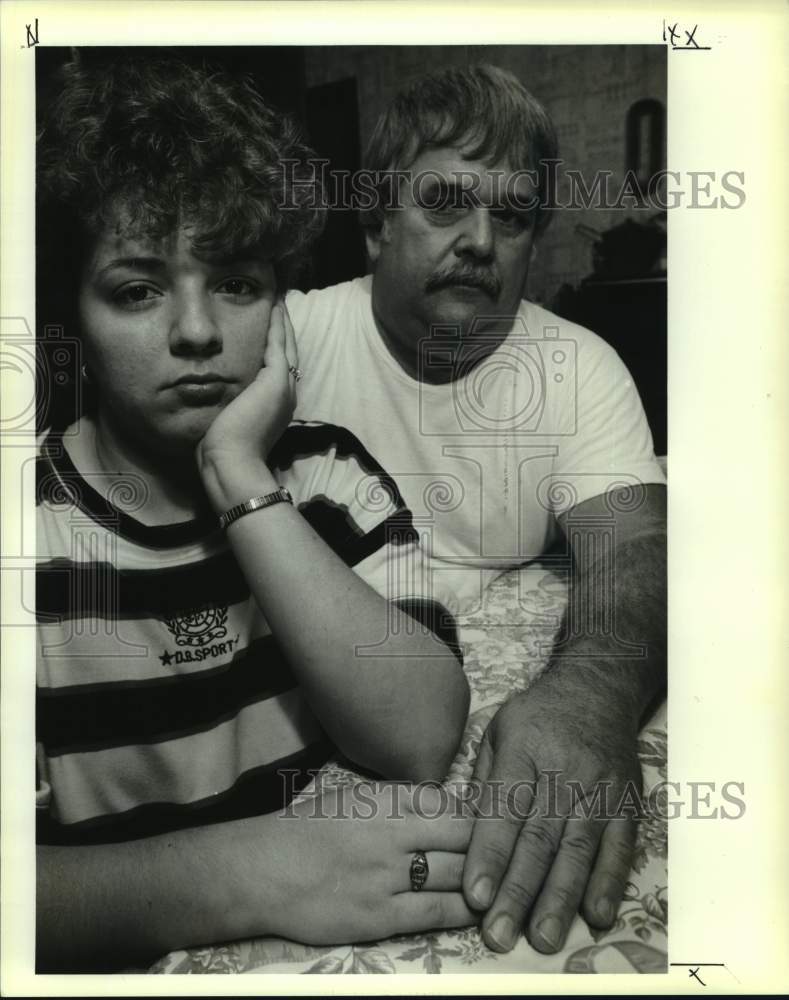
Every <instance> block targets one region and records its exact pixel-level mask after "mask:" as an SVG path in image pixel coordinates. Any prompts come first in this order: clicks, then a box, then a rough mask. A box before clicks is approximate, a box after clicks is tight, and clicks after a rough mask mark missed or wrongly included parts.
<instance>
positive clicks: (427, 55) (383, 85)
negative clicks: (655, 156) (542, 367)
mask: <svg viewBox="0 0 789 1000" xmlns="http://www.w3.org/2000/svg"><path fill="white" fill-rule="evenodd" d="M480 61H485V62H491V63H495V64H497V65H499V66H502V67H504V68H505V69H509V70H511V71H512V72H513V73H515V74H516V76H518V77H519V79H521V80H522V81H523V83H524V84H525V85H526V86H527V87H528V88H529V89H530V90H531V91H532V92H533V93H534V95H535V96H536V97H537V98H538V99H539V100H540V101H542V103H543V104H544V105H545V106H546V107H547V109H548V111H549V112H550V114H551V115H552V117H553V120H554V122H555V125H556V128H557V132H558V135H559V146H560V155H561V156H562V157H563V158H564V160H565V161H566V165H567V167H569V168H574V169H578V170H581V171H582V172H583V174H584V177H585V178H586V177H590V176H591V174H592V173H593V172H594V171H596V170H610V171H613V174H614V177H613V179H612V189H613V191H614V192H616V191H617V190H618V187H619V185H620V184H621V181H622V178H623V176H624V171H625V116H626V113H627V110H628V108H629V107H630V106H631V105H632V104H633V103H634V102H635V101H638V100H640V99H642V98H647V97H650V98H656V99H657V100H659V101H660V102H661V103H662V104H663V105H664V106H665V104H666V49H665V46H662V45H654V46H647V45H639V46H625V45H599V46H546V45H501V46H465V45H464V46H408V47H406V46H365V47H352V46H348V47H346V46H343V47H338V48H333V47H328V46H327V47H324V48H309V49H307V50H306V53H305V72H306V83H307V86H308V87H309V86H314V85H317V84H321V83H328V82H330V81H332V80H337V79H340V78H342V77H347V76H355V77H356V79H357V87H358V95H359V129H360V137H361V142H362V147H364V145H365V144H366V142H367V139H368V138H369V136H370V133H371V131H372V128H373V125H374V123H375V120H376V118H377V116H378V114H379V112H380V111H381V109H382V108H383V107H384V106H385V105H386V104H387V103H388V101H389V100H390V99H391V98H392V96H393V95H394V94H395V93H396V92H397V90H399V89H400V88H401V87H402V86H404V85H405V84H407V83H409V82H410V81H411V80H413V79H414V78H415V77H418V76H419V75H420V74H422V73H424V72H425V71H426V70H428V69H438V68H441V67H444V66H465V65H468V64H470V63H474V62H480ZM587 183H589V181H587ZM649 214H651V213H649V212H645V211H639V210H635V209H630V210H620V211H616V210H604V209H590V210H578V211H571V210H565V211H563V212H558V213H555V217H554V219H553V221H552V222H551V225H550V227H549V228H548V230H547V232H546V233H545V235H544V237H543V239H542V241H541V244H540V247H539V249H538V255H537V260H536V262H535V264H534V267H533V269H532V274H531V277H530V283H529V284H530V288H529V291H530V297H531V298H533V299H535V300H537V301H540V302H544V303H550V302H551V301H552V299H553V297H554V295H555V294H556V291H557V290H558V288H559V287H560V286H561V285H562V283H564V282H570V283H572V284H576V283H577V282H578V281H579V280H580V279H581V278H583V277H584V276H586V275H587V274H589V273H590V271H591V263H592V256H591V246H590V243H589V241H588V240H585V239H583V238H582V237H581V236H579V235H578V234H577V233H576V232H575V227H576V225H577V224H578V223H584V224H586V225H590V226H593V227H594V228H596V229H600V230H604V229H608V228H610V227H611V226H613V225H616V224H617V223H618V222H622V221H623V220H624V219H625V218H627V217H637V218H641V219H645V218H646V217H647V216H648V215H649Z"/></svg>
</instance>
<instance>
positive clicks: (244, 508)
mask: <svg viewBox="0 0 789 1000" xmlns="http://www.w3.org/2000/svg"><path fill="white" fill-rule="evenodd" d="M275 503H290V504H292V503H293V497H292V496H291V495H290V493H289V492H288V490H286V489H285V487H284V486H280V488H279V489H278V490H275V491H274V493H266V495H265V496H262V497H252V498H251V499H250V500H245V501H244V503H239V504H236V506H235V507H231V508H230V510H226V511H225V512H224V514H220V515H219V527H220V528H227V526H228V525H230V524H232V523H233V521H237V520H238V519H239V518H240V517H243V516H244V514H251V513H252V511H253V510H260V509H261V508H263V507H271V506H272V504H275Z"/></svg>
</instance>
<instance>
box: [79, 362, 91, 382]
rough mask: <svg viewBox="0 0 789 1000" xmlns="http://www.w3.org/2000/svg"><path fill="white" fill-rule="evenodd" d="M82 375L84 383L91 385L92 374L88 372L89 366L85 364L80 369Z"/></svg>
mask: <svg viewBox="0 0 789 1000" xmlns="http://www.w3.org/2000/svg"><path fill="white" fill-rule="evenodd" d="M80 374H81V375H82V381H83V382H87V383H90V374H89V372H88V366H87V364H83V365H82V366H81V367H80Z"/></svg>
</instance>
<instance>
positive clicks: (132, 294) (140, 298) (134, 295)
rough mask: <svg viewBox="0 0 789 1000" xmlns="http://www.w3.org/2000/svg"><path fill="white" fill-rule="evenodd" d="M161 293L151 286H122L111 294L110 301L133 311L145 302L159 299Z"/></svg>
mask: <svg viewBox="0 0 789 1000" xmlns="http://www.w3.org/2000/svg"><path fill="white" fill-rule="evenodd" d="M160 295H161V292H160V291H158V289H156V288H153V287H152V286H151V285H142V284H135V285H123V286H122V287H121V288H119V289H117V290H116V291H115V292H113V295H112V300H113V302H114V303H115V304H116V305H119V306H123V307H124V308H126V309H135V308H137V307H138V306H141V305H143V304H144V303H146V302H150V301H152V300H153V299H155V298H159V296H160Z"/></svg>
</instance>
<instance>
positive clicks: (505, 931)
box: [488, 913, 515, 951]
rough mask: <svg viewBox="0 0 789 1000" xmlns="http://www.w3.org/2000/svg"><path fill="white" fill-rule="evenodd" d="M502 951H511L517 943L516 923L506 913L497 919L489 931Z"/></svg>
mask: <svg viewBox="0 0 789 1000" xmlns="http://www.w3.org/2000/svg"><path fill="white" fill-rule="evenodd" d="M488 934H489V935H490V937H492V938H493V940H494V941H495V943H496V944H497V945H498V946H499V948H500V949H501V950H502V951H510V949H511V948H512V946H513V944H514V943H515V921H514V920H513V919H512V917H510V916H508V915H507V914H506V913H502V914H501V915H500V916H498V917H496V919H495V920H494V921H493V923H492V924H491V925H490V930H489V931H488Z"/></svg>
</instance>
